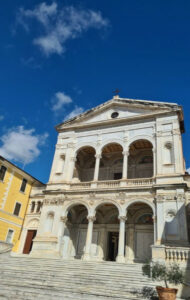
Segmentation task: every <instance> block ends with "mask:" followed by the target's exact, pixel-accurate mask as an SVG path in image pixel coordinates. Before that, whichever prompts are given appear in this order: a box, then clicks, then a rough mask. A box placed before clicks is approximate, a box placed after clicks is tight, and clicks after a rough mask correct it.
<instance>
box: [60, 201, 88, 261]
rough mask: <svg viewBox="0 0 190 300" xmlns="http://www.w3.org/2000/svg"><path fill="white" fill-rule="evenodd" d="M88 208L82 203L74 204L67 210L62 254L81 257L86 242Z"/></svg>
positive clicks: (65, 256)
mask: <svg viewBox="0 0 190 300" xmlns="http://www.w3.org/2000/svg"><path fill="white" fill-rule="evenodd" d="M87 216H88V210H87V208H86V207H85V206H84V205H83V204H76V205H74V206H72V207H71V208H69V210H68V215H67V218H68V221H67V223H66V227H65V230H64V236H63V249H62V256H63V257H64V258H67V257H74V258H76V259H81V258H82V256H83V254H84V250H85V243H86V233H87V226H88V220H87Z"/></svg>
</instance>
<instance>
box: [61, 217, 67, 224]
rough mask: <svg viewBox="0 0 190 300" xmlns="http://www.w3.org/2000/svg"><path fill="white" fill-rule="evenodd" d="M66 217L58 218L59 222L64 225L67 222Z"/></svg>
mask: <svg viewBox="0 0 190 300" xmlns="http://www.w3.org/2000/svg"><path fill="white" fill-rule="evenodd" d="M67 220H68V219H67V217H66V216H64V217H60V221H61V222H63V223H66V222H67Z"/></svg>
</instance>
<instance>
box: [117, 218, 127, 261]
mask: <svg viewBox="0 0 190 300" xmlns="http://www.w3.org/2000/svg"><path fill="white" fill-rule="evenodd" d="M119 219H120V226H119V246H118V255H117V258H116V261H117V262H119V263H123V262H125V257H124V252H125V222H126V220H127V218H126V217H125V216H119Z"/></svg>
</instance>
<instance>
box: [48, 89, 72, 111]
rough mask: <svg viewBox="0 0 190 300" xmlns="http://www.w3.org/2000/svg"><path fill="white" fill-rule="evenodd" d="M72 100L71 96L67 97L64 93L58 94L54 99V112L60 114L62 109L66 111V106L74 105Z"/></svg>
mask: <svg viewBox="0 0 190 300" xmlns="http://www.w3.org/2000/svg"><path fill="white" fill-rule="evenodd" d="M72 102H73V101H72V99H71V97H70V96H68V95H66V94H65V93H64V92H57V93H56V94H55V96H54V98H53V99H52V104H53V105H52V110H53V111H54V112H58V111H60V110H61V109H64V105H65V104H69V103H72Z"/></svg>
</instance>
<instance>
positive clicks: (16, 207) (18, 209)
mask: <svg viewBox="0 0 190 300" xmlns="http://www.w3.org/2000/svg"><path fill="white" fill-rule="evenodd" d="M20 208H21V204H20V203H18V202H16V205H15V209H14V212H13V215H15V216H18V215H19V212H20Z"/></svg>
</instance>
